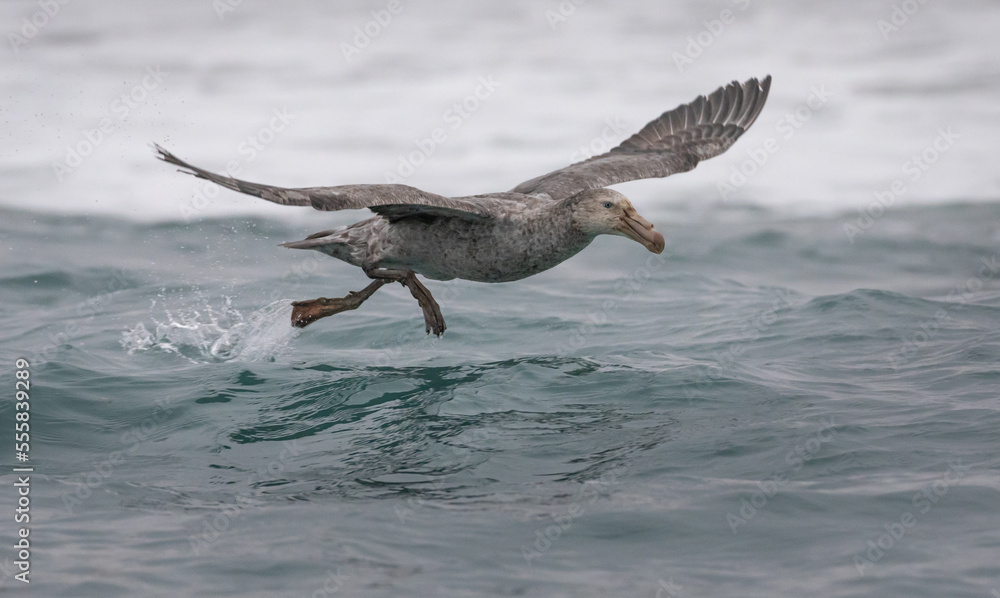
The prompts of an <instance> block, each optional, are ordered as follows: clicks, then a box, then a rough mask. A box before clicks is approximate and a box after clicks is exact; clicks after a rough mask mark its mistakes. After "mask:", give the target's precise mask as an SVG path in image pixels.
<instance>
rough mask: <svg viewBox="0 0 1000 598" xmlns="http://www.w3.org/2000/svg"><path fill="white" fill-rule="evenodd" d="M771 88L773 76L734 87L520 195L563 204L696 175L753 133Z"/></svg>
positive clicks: (668, 115)
mask: <svg viewBox="0 0 1000 598" xmlns="http://www.w3.org/2000/svg"><path fill="white" fill-rule="evenodd" d="M770 88H771V76H770V75H768V76H767V77H764V80H763V81H758V80H757V79H750V80H748V81H747V82H746V83H743V84H742V85H740V84H739V83H738V82H736V81H733V82H732V83H730V84H729V85H726V86H725V87H720V88H719V89H717V90H716V91H715V92H714V93H712V94H711V95H709V96H708V97H705V96H698V98H697V99H695V100H694V101H693V102H691V103H690V104H684V105H683V106H678V107H677V108H674V109H673V110H671V111H669V112H664V113H663V114H662V115H660V117H659V118H657V119H656V120H654V121H653V122H651V123H649V124H647V125H646V126H645V127H643V128H642V130H640V131H639V132H638V133H636V134H635V135H633V136H631V137H629V138H628V139H626V140H625V141H623V142H622V143H621V145H619V146H618V147H616V148H614V149H612V150H611V151H610V152H608V153H606V154H602V155H600V156H595V157H593V158H590V159H588V160H584V161H582V162H577V163H576V164H572V165H570V166H567V167H565V168H562V169H559V170H556V171H554V172H550V173H548V174H545V175H542V176H540V177H537V178H534V179H531V180H530V181H525V182H523V183H521V184H520V185H518V186H517V187H515V188H514V191H515V192H517V193H546V194H548V195H549V196H550V197H552V199H562V198H565V197H569V196H571V195H575V194H576V193H579V192H580V191H583V190H585V189H597V188H600V187H606V186H608V185H614V184H616V183H624V182H625V181H634V180H636V179H646V178H656V177H665V176H670V175H672V174H676V173H678V172H685V171H688V170H691V169H692V168H694V167H695V166H697V165H698V162H699V161H701V160H707V159H708V158H711V157H713V156H718V155H719V154H721V153H722V152H724V151H726V150H727V149H729V147H730V146H731V145H732V144H733V143H734V142H735V141H736V140H737V139H738V138H739V137H740V135H742V134H743V133H744V132H745V131H746V130H747V129H749V128H750V125H752V124H753V122H754V121H755V120H756V119H757V116H758V115H759V114H760V111H761V109H763V108H764V102H766V101H767V94H768V91H769V90H770Z"/></svg>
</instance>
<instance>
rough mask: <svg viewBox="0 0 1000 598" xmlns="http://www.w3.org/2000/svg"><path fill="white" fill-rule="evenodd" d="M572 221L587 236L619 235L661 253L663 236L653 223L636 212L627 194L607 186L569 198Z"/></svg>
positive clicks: (663, 243) (663, 242) (664, 242)
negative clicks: (654, 228) (606, 187)
mask: <svg viewBox="0 0 1000 598" xmlns="http://www.w3.org/2000/svg"><path fill="white" fill-rule="evenodd" d="M569 201H570V202H571V204H572V207H573V223H574V224H575V225H576V226H577V227H578V228H579V229H580V230H582V231H584V232H585V233H587V234H589V235H593V236H595V237H596V236H597V235H619V236H622V237H628V238H629V239H632V240H633V241H636V242H638V243H641V244H642V245H643V247H645V248H646V249H648V250H650V251H652V252H653V253H662V252H663V248H664V246H665V245H666V241H664V240H663V235H661V234H660V233H658V232H656V231H655V230H653V223H652V222H650V221H648V220H646V219H645V218H643V217H642V216H640V215H639V212H636V211H635V208H633V207H632V202H630V201H629V200H628V198H627V197H625V196H624V195H622V194H621V193H619V192H617V191H612V190H611V189H588V190H587V191H581V192H580V193H577V194H576V195H574V196H573V197H572V198H570V200H569Z"/></svg>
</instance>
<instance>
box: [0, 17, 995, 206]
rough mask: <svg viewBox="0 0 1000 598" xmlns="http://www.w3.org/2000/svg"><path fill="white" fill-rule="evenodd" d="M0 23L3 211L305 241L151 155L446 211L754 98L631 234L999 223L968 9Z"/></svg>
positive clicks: (655, 190)
mask: <svg viewBox="0 0 1000 598" xmlns="http://www.w3.org/2000/svg"><path fill="white" fill-rule="evenodd" d="M904 5H905V8H906V9H907V10H909V11H910V12H905V11H904ZM0 23H2V24H3V25H2V27H3V30H4V31H5V32H6V33H7V35H6V36H5V39H6V47H5V48H4V52H6V53H7V55H8V56H7V59H6V60H4V61H3V62H2V63H0V73H2V75H3V78H4V80H5V81H8V85H9V93H8V95H7V97H6V98H4V100H3V101H2V107H0V110H2V113H3V117H4V122H5V124H6V127H7V131H8V133H7V136H6V137H7V143H5V144H4V145H5V149H4V150H0V170H2V172H3V174H4V179H5V181H6V183H7V184H6V185H5V189H4V191H3V192H2V193H0V206H4V207H13V208H18V209H27V210H31V211H43V212H49V213H65V214H97V215H100V214H116V215H119V216H121V217H124V218H129V219H136V220H140V221H160V220H166V221H178V220H179V221H186V222H190V221H194V220H198V219H201V218H205V217H210V216H212V217H214V216H224V215H231V216H239V215H249V214H254V215H263V216H268V217H273V216H277V217H281V218H287V219H302V220H304V219H307V218H309V219H315V218H316V217H317V215H316V214H312V213H309V211H307V210H301V209H299V210H294V209H291V208H287V207H284V206H271V205H267V204H266V202H264V201H262V200H259V199H256V198H251V197H245V196H240V195H239V194H236V193H233V192H229V191H222V192H221V193H217V190H215V189H212V188H211V187H206V184H205V183H204V182H203V181H199V180H196V179H193V178H191V177H188V176H185V175H180V174H178V173H176V172H175V169H174V168H172V167H170V166H168V165H166V164H163V163H161V162H159V161H157V160H156V159H155V158H154V155H153V152H152V149H151V147H150V144H151V143H154V142H155V143H159V144H162V145H164V146H165V147H167V148H168V149H170V150H171V151H172V152H174V153H176V154H177V155H179V156H180V157H182V158H183V159H185V160H188V161H190V162H192V163H194V164H197V165H199V166H202V167H204V168H207V169H210V170H214V171H217V172H218V171H224V170H226V169H227V168H230V167H235V168H236V169H238V172H239V175H238V176H239V177H240V178H245V179H247V180H251V181H256V182H265V183H270V184H276V185H282V186H290V187H299V186H317V185H336V184H348V183H378V182H384V181H385V180H386V179H387V177H389V176H390V175H391V176H396V177H397V180H399V181H400V182H405V183H407V184H411V185H414V186H416V187H420V188H423V189H427V190H430V191H434V192H436V193H441V194H445V195H470V194H477V193H487V192H494V191H504V190H508V189H510V188H512V187H513V186H515V185H516V184H518V183H519V182H521V181H524V180H527V179H529V178H532V177H534V176H537V175H539V174H542V173H544V172H548V171H549V170H552V169H554V168H558V167H560V166H563V165H565V164H568V163H571V162H573V161H575V160H578V159H580V158H582V157H585V156H587V155H590V154H593V153H599V152H601V151H604V150H606V149H608V148H610V147H613V146H614V145H616V144H617V143H619V142H620V141H621V140H623V139H624V138H626V137H628V136H629V135H631V134H632V133H634V132H635V131H637V130H639V128H641V127H642V126H643V125H644V124H645V123H646V122H648V121H649V120H651V119H653V118H655V117H656V116H657V115H659V114H660V113H662V112H663V111H665V110H669V109H671V108H673V107H675V106H676V105H678V104H681V103H686V102H688V101H691V100H692V99H694V97H696V96H697V95H699V94H707V93H710V92H711V91H713V90H714V89H716V88H717V87H718V86H720V85H723V84H725V83H727V82H729V81H731V80H740V81H743V80H745V79H747V78H749V77H763V76H765V75H767V74H771V75H772V76H773V77H774V83H773V87H772V91H771V96H770V99H769V102H768V105H767V106H766V107H765V109H764V111H763V113H762V114H761V116H760V118H759V119H758V121H757V122H756V123H755V125H754V127H752V128H751V130H750V131H749V132H748V133H747V134H746V135H744V136H743V138H741V139H740V140H739V141H738V142H737V144H736V145H735V146H734V147H733V148H732V149H730V150H729V151H728V152H727V153H725V154H723V155H722V156H719V157H717V158H714V159H712V160H709V161H706V162H703V163H702V164H701V165H699V166H698V168H697V169H696V170H695V171H693V172H691V173H685V174H683V175H678V176H676V177H671V178H670V180H669V181H663V180H658V179H653V180H647V181H640V182H633V183H626V184H623V185H619V186H616V188H617V189H619V190H620V191H622V192H623V193H625V194H626V195H628V196H630V197H631V198H632V199H633V201H634V202H635V203H636V204H637V205H638V206H640V208H641V209H642V210H644V211H645V212H649V213H651V214H653V215H657V214H658V213H659V214H662V213H664V212H667V211H671V212H685V211H690V212H693V213H694V214H695V215H697V214H699V213H701V212H704V211H705V210H708V209H712V208H716V207H725V206H763V207H770V208H774V209H777V210H780V211H782V212H787V213H789V214H810V213H828V212H833V213H840V212H850V211H852V210H855V211H856V210H857V209H858V208H864V209H866V210H867V209H869V207H870V206H871V204H872V202H873V201H876V200H877V199H878V198H879V197H881V198H883V199H882V203H883V204H884V205H885V206H886V207H887V209H894V208H896V207H899V206H901V205H920V204H923V203H948V202H956V201H958V202H981V201H995V200H996V199H997V198H1000V174H998V173H997V171H996V170H995V169H994V168H993V167H992V165H993V163H994V162H995V161H996V159H997V158H998V157H1000V149H998V148H997V145H996V143H995V141H994V140H995V139H996V138H997V137H998V136H1000V119H998V118H997V116H998V114H997V107H996V102H995V98H996V97H998V92H1000V44H998V42H997V41H995V36H994V32H995V31H996V30H997V28H998V27H997V26H998V25H1000V11H997V10H995V7H994V5H993V4H992V3H990V2H988V1H985V0H983V1H978V2H977V1H966V2H958V3H948V4H943V3H927V4H918V3H915V2H914V3H899V2H876V3H870V2H861V1H860V0H852V1H850V2H847V3H839V4H837V5H831V4H828V3H819V2H809V3H801V2H791V1H790V0H788V1H783V2H775V3H768V4H763V3H761V4H758V3H754V2H751V1H750V0H726V1H720V2H693V1H692V2H683V3H678V4H673V5H671V6H661V5H656V6H650V5H648V4H646V3H642V2H638V1H632V2H620V3H615V4H613V5H612V4H609V3H599V2H593V1H591V2H586V3H580V4H576V3H573V2H571V1H569V0H567V1H565V2H561V3H559V2H554V1H553V2H542V3H530V2H512V3H508V4H504V5H503V6H472V5H466V4H463V3H459V2H443V3H434V4H420V3H410V2H406V1H403V0H395V1H392V2H390V1H372V2H349V3H337V4H336V5H327V4H325V3H321V2H299V3H295V4H292V5H284V4H283V5H280V6H278V5H275V4H269V3H264V2H261V1H251V0H246V1H243V2H231V1H228V0H218V1H217V2H209V1H208V0H182V1H179V2H173V3H169V4H166V3H155V2H149V1H146V2H128V3H126V2H108V3H101V4H84V3H68V4H65V5H62V4H59V5H58V10H56V11H55V14H52V15H48V14H47V13H45V12H44V11H43V9H42V8H41V5H40V4H38V3H36V2H31V1H15V2H5V3H3V4H0ZM470 98H471V99H470ZM456 106H457V109H456ZM435 131H437V137H436V138H435V137H434V135H435ZM435 139H436V140H435ZM740 170H742V174H741V173H740ZM897 181H898V182H899V183H900V184H901V186H897V189H902V191H901V192H899V193H892V197H889V198H887V196H886V193H890V190H891V189H892V188H893V185H894V184H896V183H897ZM356 217H357V215H356V214H352V215H338V216H332V215H327V216H325V218H326V219H327V220H331V221H337V220H344V221H347V220H350V219H354V218H356Z"/></svg>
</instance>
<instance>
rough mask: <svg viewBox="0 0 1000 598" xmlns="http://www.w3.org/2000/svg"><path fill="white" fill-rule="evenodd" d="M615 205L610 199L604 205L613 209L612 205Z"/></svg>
mask: <svg viewBox="0 0 1000 598" xmlns="http://www.w3.org/2000/svg"><path fill="white" fill-rule="evenodd" d="M613 205H614V204H613V203H611V202H610V201H606V202H604V207H605V208H608V209H611V206H613Z"/></svg>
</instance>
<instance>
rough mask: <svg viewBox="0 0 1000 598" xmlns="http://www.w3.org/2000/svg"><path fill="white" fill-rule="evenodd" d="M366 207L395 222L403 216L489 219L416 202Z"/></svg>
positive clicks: (470, 219) (472, 219) (479, 220)
mask: <svg viewBox="0 0 1000 598" xmlns="http://www.w3.org/2000/svg"><path fill="white" fill-rule="evenodd" d="M368 209H370V210H371V211H372V212H375V213H376V214H378V215H379V216H381V217H383V218H385V219H386V220H388V221H389V222H396V221H399V220H403V219H404V218H459V219H462V220H469V221H472V222H481V221H483V220H489V219H490V216H484V215H482V214H475V213H473V212H468V211H465V210H456V209H454V208H445V207H442V206H425V205H418V204H388V205H383V206H369V208H368Z"/></svg>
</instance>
